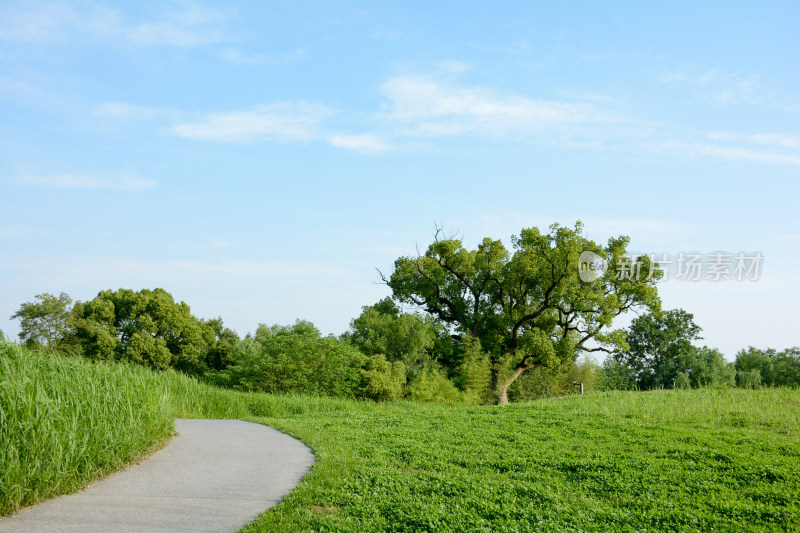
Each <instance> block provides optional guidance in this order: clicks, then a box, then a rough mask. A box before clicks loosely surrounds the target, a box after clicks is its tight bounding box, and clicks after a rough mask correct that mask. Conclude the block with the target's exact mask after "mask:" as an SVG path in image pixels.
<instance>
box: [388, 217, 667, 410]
mask: <svg viewBox="0 0 800 533" xmlns="http://www.w3.org/2000/svg"><path fill="white" fill-rule="evenodd" d="M582 228H583V225H582V224H581V223H580V222H578V223H577V224H576V225H575V228H574V229H570V228H566V227H561V226H559V225H557V224H553V225H552V226H550V233H549V234H546V233H542V232H540V231H539V230H538V229H537V228H529V229H523V230H522V231H521V232H520V234H519V236H513V237H512V238H511V242H512V244H513V248H514V251H513V253H511V252H509V250H508V249H507V248H506V247H505V246H504V245H503V243H502V242H501V241H499V240H492V239H489V238H485V239H484V240H483V241H482V242H481V244H480V245H478V247H477V249H475V250H468V249H467V248H465V247H464V245H463V244H462V243H461V241H460V240H458V239H456V238H453V237H450V238H446V237H444V236H443V233H442V231H441V230H440V229H437V231H436V233H435V235H434V241H433V243H432V244H430V246H428V249H427V250H426V251H425V253H424V254H417V255H416V256H413V257H400V258H399V259H397V260H396V261H395V264H394V272H393V273H392V274H391V276H390V277H388V278H387V277H386V276H383V275H382V277H383V280H384V282H385V283H386V284H387V285H388V286H389V287H390V288H391V289H392V292H393V295H394V298H396V299H397V300H399V301H401V302H404V303H409V304H415V305H418V306H420V307H421V308H423V309H424V310H425V311H427V312H428V313H430V314H431V315H433V316H434V317H436V319H438V320H439V321H441V322H442V323H444V324H446V325H447V326H448V327H449V328H450V329H451V332H452V335H453V337H454V338H455V339H456V340H459V341H462V342H463V341H465V340H466V338H467V337H469V336H471V337H474V338H477V339H479V340H480V344H481V346H482V348H483V349H484V350H485V351H486V352H488V353H489V355H490V357H491V361H492V389H493V391H494V393H495V396H496V399H497V402H498V403H507V402H508V394H507V393H508V387H509V386H510V385H511V384H512V383H513V382H514V380H516V379H517V378H518V377H519V376H520V375H521V374H522V373H523V372H525V371H526V370H530V369H532V368H536V367H539V366H547V367H555V366H558V365H559V364H560V363H561V362H563V361H566V360H567V359H572V360H574V359H575V357H576V356H577V353H578V352H580V351H581V350H583V351H606V352H609V353H610V352H612V351H613V349H614V347H619V346H623V347H624V346H625V341H624V335H623V334H622V332H620V331H610V328H611V325H612V321H613V320H614V318H615V317H617V316H619V315H621V314H623V313H625V312H626V311H628V310H631V309H636V308H645V309H658V308H659V306H660V301H659V299H658V295H657V291H656V287H655V283H656V280H657V279H658V278H659V277H660V272H659V271H657V270H655V269H654V266H655V265H653V264H651V262H650V261H649V260H648V258H647V257H638V258H636V259H635V260H632V259H631V257H630V256H629V255H628V253H627V250H626V247H627V245H628V242H629V239H628V238H627V237H618V238H612V239H609V241H608V244H607V245H606V246H600V245H598V244H596V243H595V242H593V241H591V240H589V239H587V238H585V237H584V236H583V235H582ZM582 252H592V253H594V254H596V256H595V257H598V258H602V259H603V260H605V261H606V264H609V265H612V266H613V267H617V266H619V267H622V268H620V269H617V268H611V269H609V270H608V271H607V272H606V273H605V275H599V276H596V279H593V280H589V281H582V279H581V276H580V275H579V267H580V265H579V262H580V257H581V254H582ZM651 269H653V270H651Z"/></svg>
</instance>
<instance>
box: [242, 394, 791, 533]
mask: <svg viewBox="0 0 800 533" xmlns="http://www.w3.org/2000/svg"><path fill="white" fill-rule="evenodd" d="M798 415H800V393H798V391H789V390H764V391H744V390H736V389H733V390H731V389H728V390H696V391H659V392H651V393H636V392H619V393H607V394H597V395H591V396H589V395H587V396H583V397H580V396H572V397H567V398H562V399H557V400H544V401H538V402H532V403H527V404H516V405H510V406H506V407H464V406H452V407H442V406H432V405H416V404H411V403H403V402H400V403H395V404H386V405H369V404H360V405H354V406H352V408H350V409H347V410H342V411H340V412H323V413H317V412H307V413H303V414H296V415H291V416H278V417H272V418H267V419H263V421H264V422H265V423H269V424H270V425H273V426H275V427H277V428H279V429H281V430H283V431H286V432H288V433H290V434H293V435H295V436H297V437H299V438H301V439H302V440H303V441H305V442H306V443H308V444H309V445H310V446H311V447H312V448H313V449H314V451H315V453H317V456H318V457H319V458H320V459H321V460H320V463H319V464H318V466H317V467H315V469H314V471H313V472H312V473H311V474H310V475H309V476H308V477H307V478H306V480H305V481H304V482H303V483H302V484H301V485H300V487H298V489H297V490H296V491H295V492H294V493H292V494H291V495H290V496H289V497H288V498H287V500H286V501H285V502H284V503H283V504H281V505H280V506H278V507H277V508H276V509H274V510H273V511H270V512H269V513H266V514H265V515H264V516H262V518H261V519H260V520H259V521H257V522H256V523H254V524H253V525H251V526H250V528H249V529H248V531H276V530H279V528H280V530H282V531H287V530H289V531H310V530H315V531H378V530H381V531H466V530H469V531H787V530H800V475H798V473H800V421H798Z"/></svg>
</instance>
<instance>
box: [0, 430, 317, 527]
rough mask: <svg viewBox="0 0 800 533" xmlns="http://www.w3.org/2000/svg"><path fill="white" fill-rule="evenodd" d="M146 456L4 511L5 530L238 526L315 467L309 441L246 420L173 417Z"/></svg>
mask: <svg viewBox="0 0 800 533" xmlns="http://www.w3.org/2000/svg"><path fill="white" fill-rule="evenodd" d="M175 428H176V429H177V431H178V436H177V437H175V438H174V439H172V440H171V441H170V442H169V443H168V444H167V446H166V447H165V448H164V449H162V450H161V451H159V452H156V453H155V454H153V455H152V456H151V457H150V458H148V459H147V460H145V461H143V462H142V463H140V464H138V465H136V466H133V467H131V468H129V469H127V470H124V471H122V472H118V473H117V474H114V475H112V476H110V477H108V478H106V479H103V480H101V481H98V482H96V483H93V484H91V485H89V486H88V487H87V488H86V489H84V490H82V491H80V492H77V493H75V494H69V495H67V496H59V497H58V498H54V499H52V500H47V501H45V502H43V503H40V504H38V505H35V506H33V507H29V508H27V509H23V510H21V511H20V512H19V513H17V514H16V515H10V516H7V517H4V518H0V532H5V531H19V532H23V531H25V532H28V531H30V532H38V531H42V532H44V531H47V532H62V531H63V532H68V531H82V532H94V531H97V532H101V531H102V532H111V531H113V532H120V533H122V532H151V531H192V532H195V531H214V532H220V531H238V530H239V529H240V528H242V527H244V526H245V525H246V524H247V523H249V522H251V521H253V520H254V519H255V518H256V517H257V516H258V515H259V514H261V513H263V512H264V511H266V510H267V509H269V508H270V507H272V506H274V505H276V504H277V503H278V502H279V501H281V499H282V498H283V496H284V495H286V494H287V493H288V492H289V491H291V490H292V489H293V488H294V487H295V486H297V484H298V483H299V482H300V480H301V479H302V478H303V476H304V475H305V474H306V472H308V470H309V469H310V468H311V465H312V463H313V462H314V456H313V454H312V453H311V450H309V449H308V447H306V445H305V444H303V443H302V442H300V441H299V440H296V439H294V438H292V437H290V436H288V435H285V434H283V433H281V432H279V431H277V430H275V429H272V428H270V427H267V426H262V425H260V424H251V423H250V422H242V421H241V420H176V421H175Z"/></svg>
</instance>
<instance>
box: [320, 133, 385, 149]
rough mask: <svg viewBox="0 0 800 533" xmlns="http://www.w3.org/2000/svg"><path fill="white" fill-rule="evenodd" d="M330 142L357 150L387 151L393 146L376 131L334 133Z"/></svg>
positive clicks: (336, 145)
mask: <svg viewBox="0 0 800 533" xmlns="http://www.w3.org/2000/svg"><path fill="white" fill-rule="evenodd" d="M328 142H329V143H330V144H331V146H335V147H336V148H345V149H348V150H353V151H356V152H386V151H389V150H391V149H392V146H391V145H390V144H389V143H387V142H386V141H385V140H383V139H382V138H381V137H380V136H378V135H376V134H374V133H362V134H352V135H351V134H345V133H340V134H337V135H333V136H332V137H331V138H330V139H329V140H328Z"/></svg>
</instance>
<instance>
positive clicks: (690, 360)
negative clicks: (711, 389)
mask: <svg viewBox="0 0 800 533" xmlns="http://www.w3.org/2000/svg"><path fill="white" fill-rule="evenodd" d="M701 332H702V329H701V328H700V326H698V325H697V324H695V322H694V315H692V314H691V313H689V312H687V311H685V310H683V309H672V310H669V311H665V312H661V313H648V314H645V315H642V316H639V317H637V318H636V319H634V320H633V322H632V323H631V325H630V327H629V328H628V329H627V330H626V337H627V342H628V349H626V350H622V351H620V352H618V353H615V354H614V356H613V358H609V359H607V360H606V363H605V364H604V372H605V374H606V379H607V382H608V384H609V385H610V386H611V387H612V388H621V389H628V388H638V389H641V390H649V389H665V388H670V389H671V388H686V387H703V386H718V385H735V379H734V378H735V370H734V369H733V367H732V366H731V365H730V363H728V362H727V361H725V357H724V356H723V355H722V353H721V352H720V351H719V350H717V349H714V348H708V347H705V346H704V347H697V346H695V345H694V344H693V342H694V341H696V340H699V339H701V337H700V333H701Z"/></svg>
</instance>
